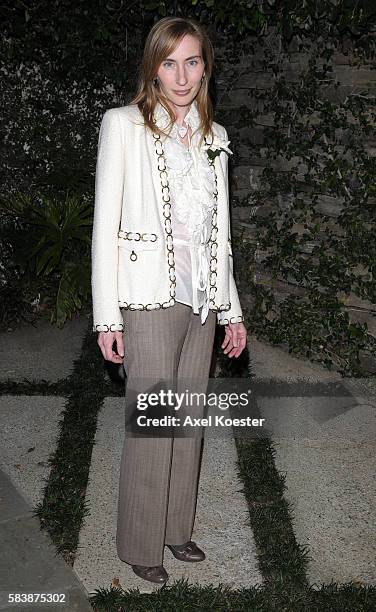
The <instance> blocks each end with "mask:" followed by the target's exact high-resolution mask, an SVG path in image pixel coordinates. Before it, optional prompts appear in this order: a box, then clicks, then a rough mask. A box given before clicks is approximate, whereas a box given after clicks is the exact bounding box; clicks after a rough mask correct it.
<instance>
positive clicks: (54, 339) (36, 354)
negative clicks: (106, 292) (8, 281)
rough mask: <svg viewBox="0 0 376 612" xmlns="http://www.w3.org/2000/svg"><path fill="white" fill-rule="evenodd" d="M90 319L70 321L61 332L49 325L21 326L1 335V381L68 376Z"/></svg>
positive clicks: (51, 380) (52, 379) (81, 318)
mask: <svg viewBox="0 0 376 612" xmlns="http://www.w3.org/2000/svg"><path fill="white" fill-rule="evenodd" d="M87 326H88V319H87V318H86V317H84V316H83V317H80V318H76V319H72V320H71V321H67V323H66V324H65V325H64V327H63V328H62V329H58V328H57V327H56V325H51V323H49V322H48V321H45V320H40V321H37V323H36V324H35V326H32V325H30V324H28V323H24V324H20V325H19V327H17V329H15V330H14V331H12V332H2V333H0V380H2V381H3V380H7V379H10V380H12V381H22V380H23V379H24V378H26V379H27V380H30V381H31V380H38V381H40V380H43V379H44V380H47V381H48V382H56V381H57V380H59V379H61V378H65V377H66V376H68V375H69V374H70V372H71V370H72V368H73V361H74V359H77V357H79V355H80V352H81V346H82V339H83V337H84V334H85V332H86V330H87Z"/></svg>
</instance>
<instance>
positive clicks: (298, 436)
mask: <svg viewBox="0 0 376 612" xmlns="http://www.w3.org/2000/svg"><path fill="white" fill-rule="evenodd" d="M251 351H252V353H253V355H254V356H255V359H254V364H253V371H254V374H255V375H256V377H257V379H258V381H263V382H264V383H267V385H268V387H269V392H268V393H265V394H264V395H263V396H261V395H260V396H259V397H258V398H257V399H258V405H259V408H260V412H261V415H262V416H263V417H264V418H266V419H267V424H268V427H269V428H270V429H271V430H272V439H273V441H274V442H275V446H276V449H277V454H276V467H277V469H278V471H280V472H283V473H285V474H286V485H287V493H286V494H285V497H286V498H287V499H288V500H289V501H290V502H291V503H292V505H293V508H294V519H293V527H294V531H295V535H296V538H297V540H298V542H299V543H300V544H302V545H307V546H308V547H309V551H310V556H311V562H310V565H309V570H308V579H309V582H310V584H313V583H316V584H321V583H329V582H330V581H331V580H334V581H336V582H340V583H341V582H348V581H350V580H354V581H356V582H359V583H368V584H376V564H375V562H374V560H375V536H374V529H375V524H376V504H375V500H376V486H375V485H376V477H375V474H376V454H375V450H376V410H375V408H376V394H375V392H374V391H373V389H372V387H371V386H370V385H369V384H368V385H367V383H366V384H362V383H361V381H359V380H354V379H342V377H341V376H340V375H339V374H337V373H333V372H332V373H331V372H329V371H328V370H324V369H323V368H321V367H320V366H319V365H316V364H311V363H310V362H309V361H302V360H298V359H296V358H295V357H293V356H291V355H289V354H286V352H284V351H283V350H282V349H279V348H276V347H272V346H269V345H266V344H262V343H260V342H258V341H257V340H256V339H252V341H251ZM265 387H266V385H265ZM278 389H280V392H282V391H283V393H284V394H285V396H284V397H281V396H279V395H278ZM274 393H275V396H274V397H272V396H273V394H274ZM268 395H269V396H268Z"/></svg>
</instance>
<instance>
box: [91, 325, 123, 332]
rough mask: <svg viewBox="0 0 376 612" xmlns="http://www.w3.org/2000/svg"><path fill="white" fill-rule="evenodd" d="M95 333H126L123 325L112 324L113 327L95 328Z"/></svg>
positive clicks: (102, 326)
mask: <svg viewBox="0 0 376 612" xmlns="http://www.w3.org/2000/svg"><path fill="white" fill-rule="evenodd" d="M93 331H96V332H114V331H124V325H123V323H111V325H105V324H99V325H94V326H93Z"/></svg>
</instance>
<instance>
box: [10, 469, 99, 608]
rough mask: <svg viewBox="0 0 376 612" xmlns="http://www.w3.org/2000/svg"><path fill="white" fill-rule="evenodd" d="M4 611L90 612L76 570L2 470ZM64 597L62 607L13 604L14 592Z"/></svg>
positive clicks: (60, 605)
mask: <svg viewBox="0 0 376 612" xmlns="http://www.w3.org/2000/svg"><path fill="white" fill-rule="evenodd" d="M0 509H1V511H0V546H1V555H0V610H4V612H10V611H11V610H14V611H15V612H19V611H20V610H26V612H28V611H29V612H36V611H37V610H46V611H47V612H56V611H57V610H65V611H66V612H89V611H90V610H92V608H91V606H90V604H89V602H88V594H87V593H86V591H85V590H84V588H83V586H82V585H81V583H80V581H79V580H78V578H77V576H76V574H75V572H74V570H72V568H71V567H70V566H68V565H67V564H66V563H65V562H64V561H63V559H61V557H58V556H57V555H56V551H55V547H54V545H53V544H52V542H51V540H50V538H49V536H48V534H46V533H45V532H42V531H41V530H40V527H39V520H38V519H37V518H36V517H33V516H32V508H31V506H30V504H29V501H28V500H27V499H26V498H25V497H24V496H23V495H22V493H21V491H20V490H19V489H17V487H16V486H15V484H14V483H13V482H12V481H11V479H10V478H8V476H7V475H6V474H4V472H3V471H2V470H0ZM21 592H22V593H33V594H34V593H45V594H55V595H56V594H61V595H62V596H63V597H64V600H63V601H62V600H61V599H60V601H61V604H59V605H57V604H56V603H54V604H47V603H46V604H43V605H41V604H39V605H37V604H34V605H29V606H27V605H19V604H17V603H16V604H10V603H9V601H8V596H9V594H10V593H21Z"/></svg>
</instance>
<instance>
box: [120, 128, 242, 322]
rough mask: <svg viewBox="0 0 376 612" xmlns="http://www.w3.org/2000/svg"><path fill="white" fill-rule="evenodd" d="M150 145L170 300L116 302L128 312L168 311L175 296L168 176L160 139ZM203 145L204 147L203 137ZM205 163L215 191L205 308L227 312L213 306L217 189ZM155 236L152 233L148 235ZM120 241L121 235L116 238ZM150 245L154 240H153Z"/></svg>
mask: <svg viewBox="0 0 376 612" xmlns="http://www.w3.org/2000/svg"><path fill="white" fill-rule="evenodd" d="M153 138H154V144H155V152H156V154H157V158H158V170H159V176H160V180H161V187H162V200H163V217H164V228H165V233H166V245H167V262H168V273H169V279H170V296H171V299H170V300H169V301H167V302H163V303H162V304H161V303H160V302H154V303H149V304H137V303H135V302H131V303H128V302H122V301H121V300H118V302H119V307H120V308H125V309H129V310H159V309H160V308H169V307H170V306H173V305H174V304H175V293H176V274H175V256H174V241H173V236H172V225H171V197H170V186H169V182H168V174H167V164H166V158H165V154H164V149H163V144H162V141H161V137H160V135H159V134H153ZM205 144H208V143H207V141H206V138H205ZM209 164H210V165H211V166H212V167H213V172H214V181H215V188H214V192H213V197H214V209H213V211H212V219H211V225H212V227H211V233H210V239H209V242H210V264H209V270H210V277H209V285H210V289H209V304H210V306H209V308H210V310H213V311H215V312H222V311H228V310H230V308H231V303H228V304H221V305H220V306H216V305H215V293H216V291H217V264H218V259H217V251H218V242H217V233H218V227H217V204H218V188H217V173H216V169H215V164H214V159H209ZM124 234H126V236H125V237H124V238H125V239H126V240H132V239H133V240H140V239H141V240H142V239H144V238H142V236H145V234H139V232H136V234H138V235H139V236H140V238H136V239H135V238H131V237H130V235H131V234H132V232H124ZM150 235H155V234H150ZM120 237H121V238H123V236H120ZM153 242H154V241H153Z"/></svg>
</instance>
